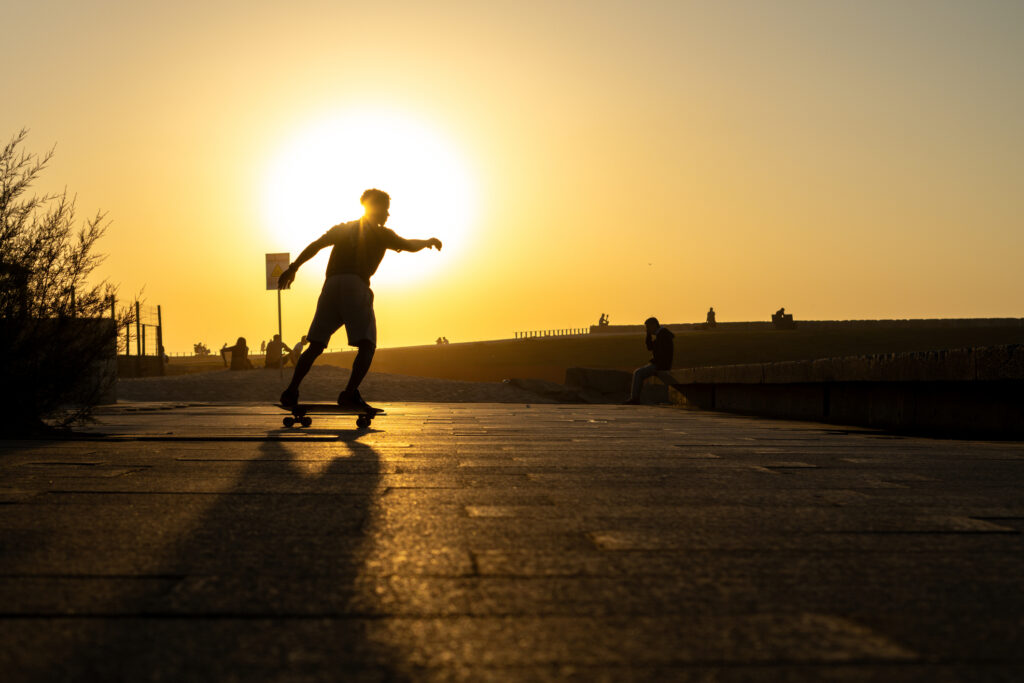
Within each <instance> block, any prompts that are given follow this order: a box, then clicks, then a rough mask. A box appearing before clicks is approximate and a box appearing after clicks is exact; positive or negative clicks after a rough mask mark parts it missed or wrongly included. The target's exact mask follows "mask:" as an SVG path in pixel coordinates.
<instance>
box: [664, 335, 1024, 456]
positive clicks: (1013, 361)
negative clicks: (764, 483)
mask: <svg viewBox="0 0 1024 683" xmlns="http://www.w3.org/2000/svg"><path fill="white" fill-rule="evenodd" d="M671 377H672V380H673V389H672V391H671V397H672V400H673V401H674V402H676V403H679V404H680V405H683V406H685V407H689V408H696V409H707V410H722V411H726V412H738V413H747V414H753V415H767V416H773V417H784V418H790V419H801V420H817V421H823V422H831V423H836V424H851V425H862V426H868V427H881V428H886V429H895V430H910V431H924V432H929V433H937V434H952V435H978V436H995V437H1019V436H1024V346H1022V345H1012V346H998V347H985V348H976V349H953V350H949V351H936V352H922V353H899V354H885V355H878V356H858V357H850V358H826V359H821V360H814V361H795V362H786V363H761V364H751V365H731V366H729V365H727V366H720V367H706V368H689V369H684V370H675V371H673V372H672V373H671Z"/></svg>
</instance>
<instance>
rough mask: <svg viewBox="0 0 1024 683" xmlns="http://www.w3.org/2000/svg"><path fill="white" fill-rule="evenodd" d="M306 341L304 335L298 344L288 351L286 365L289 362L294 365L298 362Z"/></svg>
mask: <svg viewBox="0 0 1024 683" xmlns="http://www.w3.org/2000/svg"><path fill="white" fill-rule="evenodd" d="M306 341H307V339H306V335H302V339H300V340H299V343H298V344H296V345H295V346H293V347H292V350H291V351H290V352H289V353H288V357H287V358H285V360H284V362H285V365H287V364H288V363H291V364H292V365H296V364H298V362H299V356H301V355H302V349H303V347H305V346H306Z"/></svg>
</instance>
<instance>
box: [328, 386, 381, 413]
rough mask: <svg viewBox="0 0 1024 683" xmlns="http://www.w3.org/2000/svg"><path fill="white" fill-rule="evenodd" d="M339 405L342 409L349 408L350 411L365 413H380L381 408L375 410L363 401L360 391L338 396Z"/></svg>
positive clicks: (344, 392)
mask: <svg viewBox="0 0 1024 683" xmlns="http://www.w3.org/2000/svg"><path fill="white" fill-rule="evenodd" d="M338 405H339V406H341V407H342V408H348V409H350V410H361V411H363V412H364V413H379V412H381V408H374V407H373V406H371V405H370V404H369V403H367V402H366V401H364V400H363V397H362V395H361V394H360V393H359V390H358V389H354V390H353V391H352V392H348V391H343V392H341V393H340V394H338Z"/></svg>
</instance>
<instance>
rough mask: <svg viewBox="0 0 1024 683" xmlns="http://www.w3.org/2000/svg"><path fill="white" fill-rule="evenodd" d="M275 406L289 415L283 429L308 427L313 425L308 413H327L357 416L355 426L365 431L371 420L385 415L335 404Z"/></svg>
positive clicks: (381, 412)
mask: <svg viewBox="0 0 1024 683" xmlns="http://www.w3.org/2000/svg"><path fill="white" fill-rule="evenodd" d="M276 405H277V407H278V408H281V409H282V410H287V411H288V412H289V413H291V415H289V416H288V417H286V418H284V420H282V422H283V423H284V426H285V427H294V426H296V425H298V426H300V427H308V426H309V425H311V424H313V418H311V417H310V416H309V413H327V414H329V415H358V417H357V418H356V426H357V427H359V428H360V429H366V428H367V427H369V426H370V425H371V424H372V423H373V418H375V417H377V416H378V415H384V414H385V413H384V411H383V410H377V411H373V412H369V413H368V412H366V411H365V410H359V409H357V408H342V407H341V406H339V405H338V404H337V403H299V404H298V405H294V406H285V405H281V404H280V403H278V404H276Z"/></svg>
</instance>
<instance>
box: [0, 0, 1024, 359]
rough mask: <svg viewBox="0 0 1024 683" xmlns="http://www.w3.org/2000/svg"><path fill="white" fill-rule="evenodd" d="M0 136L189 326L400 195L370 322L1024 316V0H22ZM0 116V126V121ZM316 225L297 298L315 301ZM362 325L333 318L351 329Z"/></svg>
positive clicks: (394, 329)
mask: <svg viewBox="0 0 1024 683" xmlns="http://www.w3.org/2000/svg"><path fill="white" fill-rule="evenodd" d="M3 17H4V24H5V25H7V26H8V28H9V30H7V31H5V37H4V41H3V43H2V45H0V57H2V58H3V61H4V63H5V64H7V65H8V68H7V69H6V73H5V77H4V80H5V88H4V91H5V96H4V105H3V106H2V107H0V134H2V135H3V136H4V137H7V136H9V135H11V134H13V133H14V132H15V131H16V130H17V129H19V128H20V127H22V126H26V127H28V128H30V130H31V135H30V138H29V145H30V146H31V147H32V148H33V149H35V150H37V151H43V150H45V149H46V148H48V147H49V146H50V145H52V144H54V143H56V145H57V157H56V159H55V160H54V162H53V164H52V166H51V168H50V170H49V171H48V173H47V175H46V185H45V186H42V187H41V188H40V189H51V188H53V187H57V188H59V187H64V186H67V187H68V188H69V189H70V190H72V191H73V192H75V193H77V195H78V200H79V206H80V210H81V211H82V212H83V213H91V212H93V211H94V210H96V209H98V208H102V209H105V210H108V211H109V212H110V217H111V219H112V220H113V224H112V226H111V228H110V231H109V233H108V237H107V238H106V239H105V241H104V243H103V245H102V246H103V248H104V250H105V251H106V252H108V253H109V258H108V260H107V262H106V263H105V265H104V266H103V269H102V271H103V275H104V276H106V277H108V278H109V279H111V280H112V281H114V282H117V283H119V284H120V286H121V291H122V293H123V294H124V295H129V294H131V293H132V292H135V291H137V290H139V289H141V288H143V287H144V288H145V297H146V299H147V301H148V302H149V303H151V304H157V303H159V304H161V305H162V307H163V311H164V319H165V327H166V336H165V344H166V346H167V348H168V350H169V351H172V352H180V351H185V350H188V349H190V348H191V344H192V343H193V342H195V341H204V342H206V343H207V344H208V345H210V346H211V347H219V346H220V345H221V343H223V342H225V341H227V342H232V341H233V340H234V339H235V338H236V337H238V336H246V337H247V338H248V339H249V343H250V346H258V345H259V340H260V339H265V338H269V336H270V335H271V334H273V333H274V332H275V331H276V300H275V297H274V294H273V293H272V292H267V291H265V290H264V273H263V270H264V254H265V253H266V252H277V251H289V252H291V254H292V256H293V257H294V256H295V255H297V254H298V252H299V251H301V249H302V248H303V247H304V246H305V244H306V243H307V242H308V241H309V240H310V239H311V238H312V237H315V236H316V235H318V234H319V233H321V232H322V231H323V230H326V229H327V228H328V227H330V226H331V225H332V224H334V223H337V222H341V221H345V220H351V219H354V218H357V217H358V215H359V213H360V207H359V205H358V195H359V192H360V191H361V190H362V189H365V187H369V186H373V185H377V186H380V187H382V189H385V190H389V191H391V192H392V220H391V223H389V225H390V227H393V228H394V229H395V230H396V231H397V232H398V233H399V234H401V235H403V236H406V237H413V238H426V237H431V236H435V235H436V236H438V237H441V238H442V239H444V240H445V242H446V245H445V249H444V250H443V251H442V252H441V253H437V252H434V251H430V252H421V253H419V254H394V253H389V254H388V255H387V256H386V257H385V262H384V265H382V267H381V270H380V271H379V272H378V275H377V276H376V277H375V278H374V283H373V287H374V291H375V292H376V295H377V297H376V303H377V319H378V326H379V330H380V332H379V340H380V344H381V345H382V346H395V345H405V344H416V343H429V342H431V341H432V340H433V339H434V338H435V337H437V336H439V335H445V336H447V337H448V338H449V339H450V340H452V341H464V340H470V339H486V338H499V337H510V336H512V333H513V332H514V331H516V330H527V329H543V328H557V327H582V326H585V325H587V324H590V323H592V322H596V320H597V317H598V315H599V314H600V313H602V312H605V313H608V314H610V316H611V321H612V322H613V323H636V322H640V321H642V320H643V319H644V318H645V317H647V316H648V315H652V314H653V315H657V316H659V317H661V318H662V319H663V320H666V321H671V322H683V321H693V320H702V319H703V317H704V313H705V311H706V310H707V308H708V306H710V305H713V306H714V307H715V309H716V310H717V311H718V314H719V320H721V321H727V320H750V319H767V317H768V316H769V315H770V313H771V312H772V311H774V310H776V309H777V308H778V307H779V306H786V308H787V310H790V311H792V312H793V313H795V314H796V316H797V318H817V319H833V318H883V317H933V316H938V317H959V316H1024V297H1022V296H1021V295H1022V294H1024V283H1022V276H1021V264H1022V263H1024V238H1022V227H1024V226H1022V216H1024V192H1022V191H1021V188H1022V186H1024V123H1022V122H1024V3H1017V2H1008V1H1007V2H1003V1H998V0H984V1H981V2H959V1H958V2H947V1H944V0H927V1H909V0H900V1H897V2H893V1H892V0H885V1H877V2H876V1H864V2H845V1H843V2H829V1H827V0H815V1H809V2H783V1H781V0H780V1H779V2H761V1H760V0H757V1H750V2H736V1H727V2H685V1H684V0H671V1H666V2H637V1H633V2H604V1H600V0H590V1H587V2H558V1H557V0H556V1H548V2H530V1H524V0H520V2H516V3H477V2H443V1H441V2H429V3H426V2H411V1H410V2H373V3H369V2H363V3H341V2H304V1H301V0H297V1H294V2H289V3H283V2H262V1H259V0H248V1H247V2H210V1H209V0H206V1H204V2H193V1H191V0H186V1H182V2H177V3H160V4H159V5H158V4H157V3H140V2H137V1H134V0H133V1H130V2H129V1H128V0H109V1H106V2H92V1H88V0H74V1H70V0H68V1H59V2H58V1H50V0H38V1H36V2H18V3H14V2H5V4H4V10H3ZM5 131H6V132H5ZM325 265H326V252H324V253H323V254H322V255H321V256H320V257H319V258H317V259H316V260H314V261H312V262H310V263H308V264H307V265H306V266H304V267H303V269H302V270H301V271H300V273H299V276H298V280H297V282H296V285H295V286H294V287H293V289H292V290H291V291H289V292H286V293H285V294H284V329H285V338H286V341H287V342H289V343H291V342H292V341H294V340H295V339H296V338H297V337H298V336H299V335H301V334H302V333H304V332H305V330H306V328H307V327H308V324H309V320H310V318H311V316H312V311H313V308H314V306H315V303H316V296H317V293H318V291H319V287H320V285H321V284H322V280H323V269H324V267H325ZM343 345H344V337H343V335H341V334H339V335H338V336H336V337H335V338H334V339H333V340H332V343H331V346H332V347H341V346H343Z"/></svg>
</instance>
